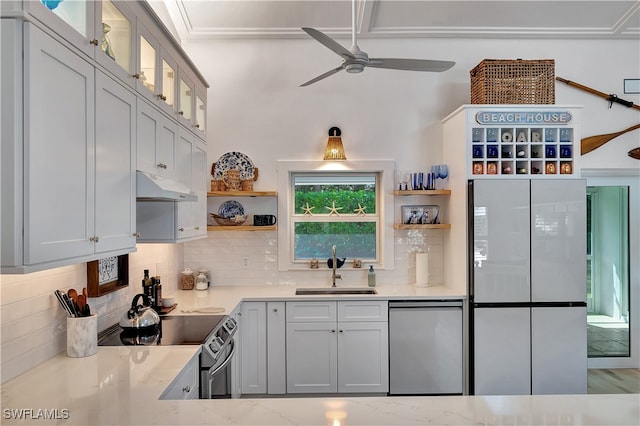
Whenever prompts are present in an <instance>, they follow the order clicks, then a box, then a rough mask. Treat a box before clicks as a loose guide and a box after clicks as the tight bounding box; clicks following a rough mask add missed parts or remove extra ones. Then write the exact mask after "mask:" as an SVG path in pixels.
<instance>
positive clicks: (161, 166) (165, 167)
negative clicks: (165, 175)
mask: <svg viewBox="0 0 640 426" xmlns="http://www.w3.org/2000/svg"><path fill="white" fill-rule="evenodd" d="M158 168H160V169H165V170H167V165H166V164H164V163H158Z"/></svg>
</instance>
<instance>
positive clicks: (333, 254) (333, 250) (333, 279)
mask: <svg viewBox="0 0 640 426" xmlns="http://www.w3.org/2000/svg"><path fill="white" fill-rule="evenodd" d="M331 257H332V260H333V263H332V264H331V268H332V269H333V273H332V274H331V282H332V284H331V287H335V286H336V279H338V280H341V279H342V275H340V274H336V268H337V267H338V259H337V258H336V246H333V247H332V248H331Z"/></svg>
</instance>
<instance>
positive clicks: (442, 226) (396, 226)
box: [393, 223, 451, 229]
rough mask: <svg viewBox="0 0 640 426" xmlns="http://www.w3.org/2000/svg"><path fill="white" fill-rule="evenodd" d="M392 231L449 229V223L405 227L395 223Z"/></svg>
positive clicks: (402, 224)
mask: <svg viewBox="0 0 640 426" xmlns="http://www.w3.org/2000/svg"><path fill="white" fill-rule="evenodd" d="M393 229H451V224H450V223H434V224H430V225H419V224H415V225H405V224H404V223H396V224H394V225H393Z"/></svg>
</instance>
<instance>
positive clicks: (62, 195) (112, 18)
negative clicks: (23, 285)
mask: <svg viewBox="0 0 640 426" xmlns="http://www.w3.org/2000/svg"><path fill="white" fill-rule="evenodd" d="M0 14H1V15H2V18H3V19H2V40H1V41H2V53H3V61H2V64H1V65H2V73H1V75H2V80H1V81H2V111H3V113H2V160H1V161H2V170H3V175H2V198H1V199H2V212H3V214H2V219H1V223H2V235H3V238H2V253H1V258H2V272H3V273H26V272H33V271H37V270H43V269H49V268H53V267H57V266H63V265H68V264H74V263H79V262H86V261H91V260H95V259H98V258H103V257H107V256H114V255H120V254H124V253H129V252H132V251H135V243H136V240H135V235H136V234H137V232H139V231H140V230H139V229H138V228H139V227H138V223H136V220H137V219H138V216H137V215H136V210H137V203H136V202H135V190H136V186H135V183H136V181H135V179H136V173H135V171H136V167H138V168H140V169H141V170H143V171H148V172H150V173H152V174H162V175H165V176H169V177H173V176H174V173H177V172H176V170H175V167H176V164H175V163H176V161H177V160H176V157H175V156H176V152H177V151H176V150H177V149H178V147H177V144H178V142H179V141H178V128H179V124H178V121H177V120H178V117H177V113H175V110H174V109H173V108H172V107H169V108H167V111H168V112H169V114H168V115H165V114H163V113H161V108H163V107H166V106H167V105H166V102H167V101H166V100H165V99H164V98H165V96H164V94H163V93H160V95H161V96H159V97H158V93H155V92H154V91H153V90H152V89H155V88H156V86H155V83H154V84H152V85H151V86H149V85H147V86H145V85H144V84H143V85H140V84H139V83H137V82H138V79H135V78H134V74H137V73H136V72H134V70H136V69H137V68H136V66H137V65H138V61H137V59H136V58H137V57H138V56H139V54H140V49H139V47H138V43H137V42H138V35H139V34H140V32H139V31H138V28H143V27H144V28H149V29H150V33H149V34H151V35H150V36H149V38H150V39H154V40H155V42H157V44H155V46H162V48H161V49H160V54H157V55H155V56H156V59H155V60H154V64H156V65H157V68H158V75H159V76H160V72H159V70H160V68H161V66H160V65H159V64H163V65H162V66H164V64H165V63H166V64H169V65H168V66H167V67H165V68H166V69H167V71H168V72H169V73H168V76H171V75H173V81H176V78H177V72H178V71H177V70H178V67H182V68H184V69H185V70H187V73H188V74H189V76H190V78H191V82H192V90H193V93H199V94H200V97H199V99H200V102H202V101H203V100H206V89H207V88H208V85H207V83H206V81H205V80H204V79H203V78H202V75H201V74H200V73H199V72H198V70H197V69H196V68H195V66H194V65H193V63H192V62H191V61H190V60H189V58H188V57H187V56H186V54H185V53H184V51H183V50H182V48H181V47H180V45H179V44H178V43H177V42H176V41H175V40H174V39H173V38H172V36H171V35H170V34H169V33H168V32H167V31H166V30H165V29H164V27H163V25H162V24H161V22H160V20H159V19H158V18H157V16H155V14H154V13H153V11H152V10H151V9H150V7H149V6H148V5H147V4H146V3H145V2H125V1H116V0H112V1H109V0H104V1H100V0H96V1H83V0H78V1H65V2H61V3H60V4H58V5H57V7H55V8H54V10H51V9H49V8H48V7H46V6H45V5H44V4H43V3H42V2H40V1H10V0H8V1H4V2H2V4H0ZM105 33H108V35H107V36H105ZM108 47H110V48H111V49H109V48H108ZM170 57H174V58H176V59H175V60H171V59H169V58H170ZM163 69H164V68H163ZM159 80H160V79H159ZM154 81H155V80H154ZM162 83H165V81H162ZM162 83H161V84H160V85H159V86H158V88H161V89H162V88H163V87H164V86H163V85H162ZM166 87H167V90H168V91H169V92H171V93H173V95H174V105H175V100H176V99H175V98H176V97H177V96H178V95H177V87H178V86H177V82H176V83H175V85H173V84H172V83H171V78H169V79H167V81H166ZM129 88H131V91H128V89H129ZM135 88H137V89H138V90H139V91H136V90H135ZM147 92H150V93H151V94H152V95H151V96H149V97H148V102H149V103H147V101H145V100H143V99H142V96H143V95H144V94H147ZM169 98H170V96H167V100H168V99H169ZM194 104H195V100H194ZM203 108H205V109H206V106H204V105H203ZM172 112H173V115H172ZM201 118H202V117H201ZM185 126H186V125H185ZM184 129H185V130H187V131H188V132H190V133H191V134H192V135H194V137H195V136H197V135H201V136H203V135H204V133H203V132H201V131H200V130H199V129H198V128H195V127H193V126H186V127H184ZM196 139H197V138H196ZM204 144H206V141H203V140H198V142H197V143H196V144H195V146H198V148H197V149H196V148H191V151H190V155H191V157H190V158H189V159H188V162H189V168H188V170H187V171H186V173H188V174H189V176H190V179H191V180H196V179H197V181H198V182H200V180H202V181H203V182H202V183H198V184H197V185H194V188H196V190H197V191H198V192H199V194H200V197H199V198H201V200H199V201H198V203H199V204H198V210H196V209H188V213H187V214H186V215H184V216H183V215H182V214H179V213H178V212H177V210H178V209H177V208H176V206H175V203H174V204H171V205H162V206H145V207H143V208H142V210H143V211H142V217H143V218H144V217H147V216H152V217H150V218H149V220H148V222H150V223H152V224H153V226H156V225H160V234H161V233H162V232H165V225H166V224H167V223H170V225H171V226H170V227H169V229H170V232H172V233H173V235H171V236H170V237H169V238H165V236H164V235H162V236H160V237H159V236H157V235H151V234H150V233H147V232H146V231H148V230H149V229H154V230H155V228H153V226H149V225H148V224H147V223H144V224H143V225H142V228H143V231H144V233H145V234H147V235H148V236H149V237H153V238H148V241H162V242H176V241H186V240H188V239H193V238H196V237H203V236H206V189H207V185H208V182H206V175H207V159H206V149H204V148H203V146H204ZM181 152H182V151H181ZM185 152H186V151H185ZM116 157H117V158H116ZM136 162H137V164H136ZM196 168H197V170H196ZM185 170H186V169H185ZM201 178H202V179H201ZM132 200H133V202H131V201H132ZM159 215H165V216H163V217H159ZM176 217H185V218H186V219H185V221H186V223H188V224H189V226H190V229H191V231H190V234H189V235H188V236H186V237H184V236H183V238H178V237H177V236H176V235H175V234H177V232H178V231H177V230H176V229H177V228H179V227H180V226H179V225H178V222H177V219H176ZM140 241H141V242H142V241H143V240H140Z"/></svg>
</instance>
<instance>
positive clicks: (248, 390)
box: [238, 301, 286, 395]
mask: <svg viewBox="0 0 640 426" xmlns="http://www.w3.org/2000/svg"><path fill="white" fill-rule="evenodd" d="M240 313H241V316H240V318H241V323H240V327H238V328H239V329H240V330H241V338H240V339H241V340H240V342H241V343H240V383H241V385H240V386H241V393H242V394H244V395H250V394H284V393H285V391H286V388H285V303H284V302H278V301H273V302H243V303H242V306H241V308H240Z"/></svg>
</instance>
